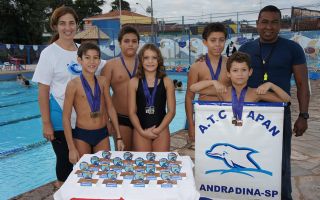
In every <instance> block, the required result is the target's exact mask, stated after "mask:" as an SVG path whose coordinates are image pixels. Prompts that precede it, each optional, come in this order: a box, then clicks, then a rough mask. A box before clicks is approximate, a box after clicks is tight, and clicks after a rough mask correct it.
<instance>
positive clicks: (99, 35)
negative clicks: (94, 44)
mask: <svg viewBox="0 0 320 200" xmlns="http://www.w3.org/2000/svg"><path fill="white" fill-rule="evenodd" d="M74 39H85V40H97V39H100V40H108V39H110V37H109V36H108V35H107V34H105V33H104V32H102V31H101V30H100V29H99V28H98V27H96V26H91V27H90V28H88V29H86V30H84V31H81V32H79V33H77V34H76V35H75V36H74Z"/></svg>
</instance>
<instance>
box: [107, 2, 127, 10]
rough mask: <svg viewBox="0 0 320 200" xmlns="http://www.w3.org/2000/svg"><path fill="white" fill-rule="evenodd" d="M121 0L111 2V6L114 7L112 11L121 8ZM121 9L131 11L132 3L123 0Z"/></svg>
mask: <svg viewBox="0 0 320 200" xmlns="http://www.w3.org/2000/svg"><path fill="white" fill-rule="evenodd" d="M119 1H120V0H114V1H113V2H112V3H111V8H112V9H111V10H110V11H115V10H120V8H119ZM121 10H128V11H131V8H130V4H129V3H128V2H127V1H124V0H121Z"/></svg>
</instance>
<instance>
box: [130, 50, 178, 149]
mask: <svg viewBox="0 0 320 200" xmlns="http://www.w3.org/2000/svg"><path fill="white" fill-rule="evenodd" d="M128 93H129V101H128V107H129V117H130V120H131V123H132V124H133V126H134V130H133V149H134V151H154V152H164V151H169V150H170V133H169V123H170V122H171V120H172V119H173V117H174V115H175V112H176V100H175V90H174V84H173V82H172V81H171V79H170V78H168V77H167V76H166V74H165V70H164V66H163V58H162V55H161V52H160V50H159V49H158V48H157V47H156V46H155V45H153V44H146V45H144V46H143V47H142V49H141V50H140V52H139V66H138V72H137V74H136V76H135V77H134V78H132V79H131V80H130V82H129V85H128ZM166 111H167V112H166Z"/></svg>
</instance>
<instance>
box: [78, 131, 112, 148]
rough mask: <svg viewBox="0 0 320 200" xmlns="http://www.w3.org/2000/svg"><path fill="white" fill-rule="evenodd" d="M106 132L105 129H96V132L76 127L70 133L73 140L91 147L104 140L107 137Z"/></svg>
mask: <svg viewBox="0 0 320 200" xmlns="http://www.w3.org/2000/svg"><path fill="white" fill-rule="evenodd" d="M108 135H109V134H108V130H107V127H104V128H100V129H96V130H86V129H82V128H78V127H76V128H75V129H74V130H73V131H72V136H73V138H75V139H79V140H82V141H84V142H86V143H88V144H90V145H91V146H96V145H97V144H99V142H101V140H103V139H104V138H106V137H108Z"/></svg>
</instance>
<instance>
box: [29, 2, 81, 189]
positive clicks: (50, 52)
mask: <svg viewBox="0 0 320 200" xmlns="http://www.w3.org/2000/svg"><path fill="white" fill-rule="evenodd" d="M50 26H51V28H52V30H54V31H55V35H54V36H53V37H52V39H51V41H50V45H49V46H48V47H46V48H45V49H44V50H43V51H42V52H41V55H40V59H39V62H38V64H37V67H36V70H35V73H34V75H33V78H32V81H34V82H37V83H38V86H39V105H40V111H41V118H42V126H43V136H44V137H45V138H46V139H47V140H49V141H51V144H52V147H53V149H54V152H55V154H56V157H57V163H56V175H57V179H58V182H57V184H56V187H60V186H61V185H62V183H63V182H64V181H65V180H66V179H67V177H68V175H69V174H70V172H71V171H72V167H73V166H72V164H71V163H70V162H69V152H68V146H67V143H66V139H65V136H64V131H63V126H62V108H63V102H64V94H65V89H66V86H67V83H68V82H69V81H70V80H71V79H73V78H74V77H76V76H77V75H79V74H80V73H81V67H80V66H79V65H78V64H77V49H78V47H77V45H76V43H75V42H74V41H73V38H74V36H75V34H76V31H77V27H78V16H77V14H76V12H75V11H74V10H73V9H72V8H70V7H66V6H62V7H59V8H57V9H55V11H54V12H53V14H52V16H51V19H50ZM72 119H73V120H72V125H73V127H74V124H75V115H73V117H72Z"/></svg>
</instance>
